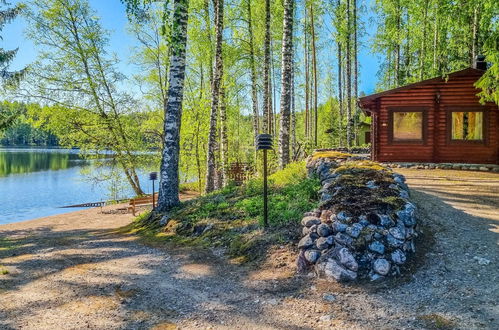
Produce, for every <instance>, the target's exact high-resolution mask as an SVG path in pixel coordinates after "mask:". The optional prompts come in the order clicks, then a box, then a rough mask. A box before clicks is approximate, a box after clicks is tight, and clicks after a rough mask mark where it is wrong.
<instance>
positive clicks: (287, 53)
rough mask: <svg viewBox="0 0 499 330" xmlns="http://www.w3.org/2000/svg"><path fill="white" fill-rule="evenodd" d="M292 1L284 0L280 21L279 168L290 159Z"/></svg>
mask: <svg viewBox="0 0 499 330" xmlns="http://www.w3.org/2000/svg"><path fill="white" fill-rule="evenodd" d="M293 2H294V0H284V19H283V23H282V25H283V31H282V69H281V75H282V76H281V128H280V133H279V156H280V157H279V165H280V167H281V168H284V167H285V166H286V165H287V164H288V163H289V159H290V157H289V135H290V132H289V128H290V127H289V125H290V113H291V93H292V75H293Z"/></svg>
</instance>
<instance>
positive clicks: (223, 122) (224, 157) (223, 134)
mask: <svg viewBox="0 0 499 330" xmlns="http://www.w3.org/2000/svg"><path fill="white" fill-rule="evenodd" d="M222 85H223V84H222ZM220 161H221V163H220V167H221V168H220V184H221V186H222V187H225V186H226V185H227V183H228V176H227V168H228V166H229V164H228V163H229V139H228V137H227V104H226V97H225V86H221V87H220Z"/></svg>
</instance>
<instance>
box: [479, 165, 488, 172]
mask: <svg viewBox="0 0 499 330" xmlns="http://www.w3.org/2000/svg"><path fill="white" fill-rule="evenodd" d="M478 169H479V170H480V171H485V172H486V171H488V170H489V168H488V167H485V166H480V167H479V168H478Z"/></svg>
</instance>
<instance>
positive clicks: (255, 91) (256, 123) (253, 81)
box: [246, 0, 260, 162]
mask: <svg viewBox="0 0 499 330" xmlns="http://www.w3.org/2000/svg"><path fill="white" fill-rule="evenodd" d="M246 9H247V13H248V35H249V60H250V70H251V99H252V102H253V135H254V145H255V146H256V138H257V136H258V134H259V133H260V121H259V117H260V116H259V112H258V88H257V77H256V67H255V46H254V42H255V40H254V37H253V18H252V15H251V0H247V8H246ZM256 157H257V153H256V148H255V162H256Z"/></svg>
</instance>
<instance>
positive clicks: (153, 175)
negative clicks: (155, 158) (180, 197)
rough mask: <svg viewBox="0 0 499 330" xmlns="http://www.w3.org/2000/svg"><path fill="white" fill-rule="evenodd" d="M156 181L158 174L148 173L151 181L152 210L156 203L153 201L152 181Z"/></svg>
mask: <svg viewBox="0 0 499 330" xmlns="http://www.w3.org/2000/svg"><path fill="white" fill-rule="evenodd" d="M157 179H158V172H151V173H149V180H151V181H152V208H153V209H154V208H155V207H156V202H155V200H154V181H155V180H157Z"/></svg>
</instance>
